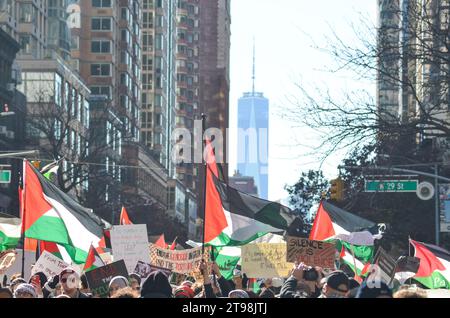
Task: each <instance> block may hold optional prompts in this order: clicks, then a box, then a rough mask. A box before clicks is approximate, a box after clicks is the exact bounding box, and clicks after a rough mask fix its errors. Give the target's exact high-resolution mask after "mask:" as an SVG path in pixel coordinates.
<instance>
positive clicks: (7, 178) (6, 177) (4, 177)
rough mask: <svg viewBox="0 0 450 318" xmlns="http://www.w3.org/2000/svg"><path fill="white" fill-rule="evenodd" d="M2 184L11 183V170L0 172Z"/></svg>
mask: <svg viewBox="0 0 450 318" xmlns="http://www.w3.org/2000/svg"><path fill="white" fill-rule="evenodd" d="M0 183H11V170H0Z"/></svg>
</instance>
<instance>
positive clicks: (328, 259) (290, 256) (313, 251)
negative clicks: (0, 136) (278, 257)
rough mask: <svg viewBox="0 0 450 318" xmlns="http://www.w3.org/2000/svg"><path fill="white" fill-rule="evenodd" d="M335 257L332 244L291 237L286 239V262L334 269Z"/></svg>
mask: <svg viewBox="0 0 450 318" xmlns="http://www.w3.org/2000/svg"><path fill="white" fill-rule="evenodd" d="M335 255H336V247H335V246H334V244H331V243H326V242H321V241H311V240H308V239H306V238H300V237H293V236H288V238H287V259H286V260H287V261H288V262H292V263H295V262H299V263H305V264H306V265H309V266H319V267H322V268H329V269H335V266H336V265H335V263H334V260H335V258H336V256H335Z"/></svg>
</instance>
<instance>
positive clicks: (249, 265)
mask: <svg viewBox="0 0 450 318" xmlns="http://www.w3.org/2000/svg"><path fill="white" fill-rule="evenodd" d="M293 267H294V264H293V263H289V262H287V261H286V243H257V244H247V245H243V246H242V249H241V268H242V272H243V273H245V274H246V275H247V277H253V278H272V277H285V276H288V275H289V273H290V271H291V270H292V268H293Z"/></svg>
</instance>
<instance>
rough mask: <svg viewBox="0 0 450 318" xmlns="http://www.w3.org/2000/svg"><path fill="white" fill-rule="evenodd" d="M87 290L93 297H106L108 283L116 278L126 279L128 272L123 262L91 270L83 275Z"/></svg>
mask: <svg viewBox="0 0 450 318" xmlns="http://www.w3.org/2000/svg"><path fill="white" fill-rule="evenodd" d="M85 275H86V278H87V281H88V285H89V289H90V290H91V292H92V294H93V295H94V296H99V297H107V296H108V294H109V282H110V281H111V279H113V278H114V277H116V276H123V277H125V278H127V279H128V271H127V267H126V266H125V262H124V261H123V260H120V261H117V262H114V263H111V264H108V265H105V266H102V267H99V268H96V269H93V270H91V271H89V272H87V273H85Z"/></svg>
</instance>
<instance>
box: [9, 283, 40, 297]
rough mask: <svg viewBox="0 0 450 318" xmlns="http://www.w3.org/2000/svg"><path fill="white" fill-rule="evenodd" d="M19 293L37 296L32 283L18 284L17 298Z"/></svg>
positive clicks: (15, 292)
mask: <svg viewBox="0 0 450 318" xmlns="http://www.w3.org/2000/svg"><path fill="white" fill-rule="evenodd" d="M19 294H30V295H31V296H33V298H37V293H36V290H35V289H34V286H33V285H31V284H20V285H19V286H17V288H16V290H15V291H14V298H17V296H18V295H19Z"/></svg>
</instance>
